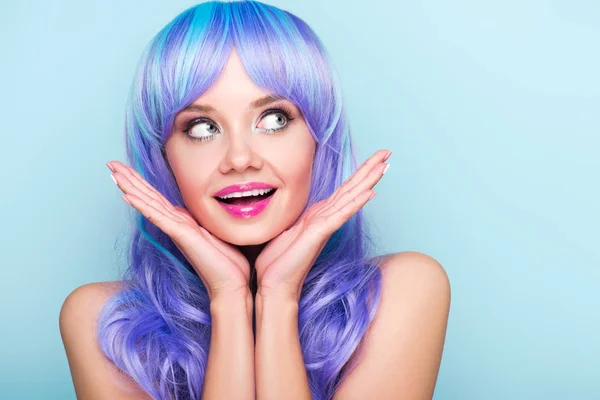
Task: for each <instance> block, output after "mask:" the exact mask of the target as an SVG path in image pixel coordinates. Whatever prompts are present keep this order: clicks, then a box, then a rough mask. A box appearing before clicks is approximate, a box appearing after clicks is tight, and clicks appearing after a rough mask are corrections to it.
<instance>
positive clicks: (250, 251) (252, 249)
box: [237, 243, 267, 296]
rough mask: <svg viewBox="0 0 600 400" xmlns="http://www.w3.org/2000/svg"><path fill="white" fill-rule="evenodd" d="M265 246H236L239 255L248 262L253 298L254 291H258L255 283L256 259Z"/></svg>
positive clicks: (263, 244) (264, 244)
mask: <svg viewBox="0 0 600 400" xmlns="http://www.w3.org/2000/svg"><path fill="white" fill-rule="evenodd" d="M266 245H267V243H262V244H255V245H247V246H237V247H238V249H239V250H240V253H242V254H243V255H244V257H246V259H247V260H248V264H250V291H251V292H252V295H253V296H254V295H255V294H256V291H257V290H258V287H257V283H256V268H255V263H256V259H257V258H258V255H259V254H260V252H261V251H262V250H263V249H264V248H265V246H266Z"/></svg>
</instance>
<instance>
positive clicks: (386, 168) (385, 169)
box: [381, 164, 390, 175]
mask: <svg viewBox="0 0 600 400" xmlns="http://www.w3.org/2000/svg"><path fill="white" fill-rule="evenodd" d="M389 167H390V164H387V165H386V166H385V168H384V169H383V173H382V174H381V175H384V174H385V172H386V171H387V170H388V168H389Z"/></svg>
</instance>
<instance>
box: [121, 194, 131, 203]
mask: <svg viewBox="0 0 600 400" xmlns="http://www.w3.org/2000/svg"><path fill="white" fill-rule="evenodd" d="M121 198H122V199H123V200H125V201H126V202H127V204H129V205H131V203H130V202H129V200H127V198H126V197H125V195H123V196H121Z"/></svg>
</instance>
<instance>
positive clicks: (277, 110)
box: [183, 106, 295, 142]
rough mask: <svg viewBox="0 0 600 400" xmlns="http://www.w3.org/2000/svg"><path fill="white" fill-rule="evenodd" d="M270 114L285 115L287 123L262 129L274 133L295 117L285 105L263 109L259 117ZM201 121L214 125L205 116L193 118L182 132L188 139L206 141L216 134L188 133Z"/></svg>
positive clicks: (285, 126)
mask: <svg viewBox="0 0 600 400" xmlns="http://www.w3.org/2000/svg"><path fill="white" fill-rule="evenodd" d="M270 114H282V115H283V116H284V117H285V119H286V121H287V123H286V124H285V125H284V126H282V127H281V128H278V129H264V131H265V132H268V133H276V132H281V131H283V130H285V129H286V128H287V127H288V126H289V125H290V123H291V122H292V121H293V120H294V119H295V118H292V115H291V114H292V111H291V110H290V109H289V108H287V107H285V106H281V107H279V108H271V109H268V110H267V111H265V112H264V113H263V115H262V116H261V118H260V119H261V120H262V119H263V118H264V117H266V116H267V115H270ZM203 122H208V123H210V124H211V125H213V126H216V124H215V123H214V122H213V121H212V120H211V119H209V118H205V117H201V118H195V119H192V120H191V121H189V122H187V123H186V124H185V125H186V126H187V127H186V128H185V129H184V130H183V132H185V136H186V137H187V138H188V139H190V140H193V141H195V142H207V141H209V140H212V139H214V138H215V137H216V134H212V135H210V136H201V137H194V136H191V135H190V134H189V132H190V130H191V129H192V128H193V127H194V126H196V125H197V124H200V123H203Z"/></svg>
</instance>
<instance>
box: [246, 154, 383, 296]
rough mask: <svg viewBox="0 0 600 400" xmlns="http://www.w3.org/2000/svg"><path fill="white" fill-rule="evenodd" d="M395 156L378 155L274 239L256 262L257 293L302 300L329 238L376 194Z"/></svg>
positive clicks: (374, 155) (372, 157)
mask: <svg viewBox="0 0 600 400" xmlns="http://www.w3.org/2000/svg"><path fill="white" fill-rule="evenodd" d="M391 154H392V153H391V152H390V151H388V150H379V151H377V152H375V154H373V155H372V156H371V157H370V158H369V159H368V160H367V161H365V162H364V163H363V164H362V165H361V166H360V167H359V168H358V169H357V170H356V172H355V173H354V174H353V175H352V176H351V177H350V178H348V180H346V182H344V183H343V184H342V185H341V186H340V187H338V188H337V189H336V190H335V192H333V194H332V195H331V196H330V197H329V198H328V199H326V200H321V201H319V202H317V203H315V204H313V205H312V206H311V207H309V208H308V209H307V210H306V211H305V212H304V213H303V214H302V215H301V216H300V218H299V219H298V221H296V223H295V224H294V225H293V226H292V227H291V228H289V229H288V230H286V231H284V232H282V233H281V234H280V235H279V236H277V237H276V238H274V239H273V240H271V241H270V242H269V243H268V244H267V245H266V246H265V248H264V249H263V250H262V251H261V253H260V255H259V256H258V258H257V259H256V262H255V268H256V277H257V281H258V294H260V295H261V297H262V298H265V297H267V296H273V295H276V296H283V297H287V298H291V299H293V300H294V301H299V300H300V293H301V291H302V286H303V284H304V279H305V278H306V276H307V275H308V271H309V270H310V268H311V267H312V265H313V264H314V262H315V261H316V259H317V257H318V256H319V254H320V253H321V250H322V249H323V247H325V244H326V243H327V241H328V240H329V237H330V236H331V235H332V234H333V233H334V232H335V231H336V230H338V229H339V228H340V227H341V226H342V225H343V224H344V223H345V222H346V221H348V219H350V217H352V216H353V215H354V214H356V213H357V212H358V210H360V209H361V208H362V207H363V206H364V205H365V204H366V203H367V202H368V201H369V200H371V199H372V198H373V196H374V195H375V191H373V190H371V189H372V188H373V187H374V186H375V185H376V184H377V182H379V180H380V179H381V177H382V176H383V174H384V173H385V171H384V169H386V168H387V167H388V164H386V163H385V161H386V160H387V159H388V158H389V157H390V155H391Z"/></svg>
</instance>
